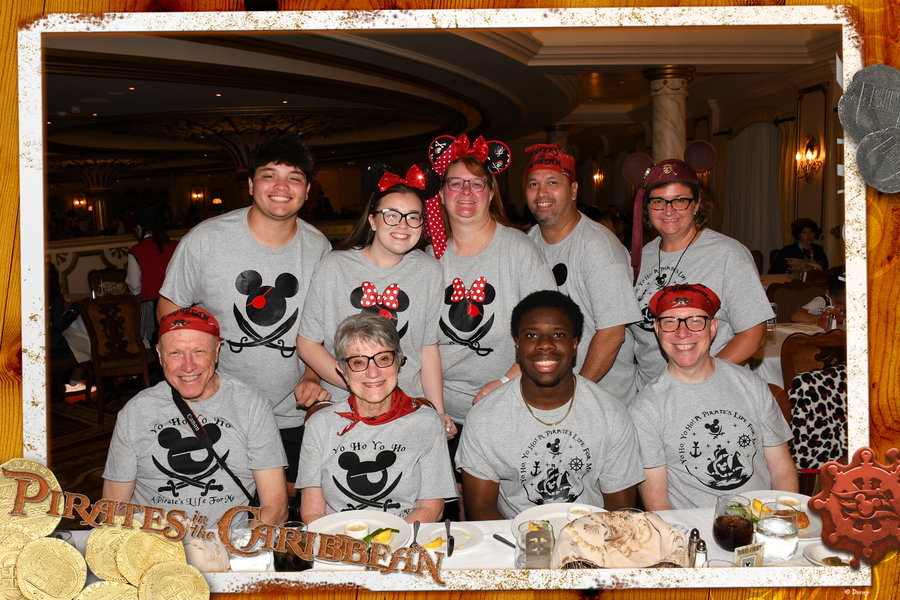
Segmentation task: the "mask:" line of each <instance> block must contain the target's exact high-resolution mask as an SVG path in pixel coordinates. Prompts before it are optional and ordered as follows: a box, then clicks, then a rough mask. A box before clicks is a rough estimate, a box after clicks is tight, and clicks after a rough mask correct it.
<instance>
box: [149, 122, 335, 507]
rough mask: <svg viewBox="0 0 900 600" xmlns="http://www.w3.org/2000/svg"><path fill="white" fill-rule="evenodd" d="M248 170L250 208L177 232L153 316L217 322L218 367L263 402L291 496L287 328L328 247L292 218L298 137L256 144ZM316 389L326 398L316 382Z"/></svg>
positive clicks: (301, 172) (296, 373)
mask: <svg viewBox="0 0 900 600" xmlns="http://www.w3.org/2000/svg"><path fill="white" fill-rule="evenodd" d="M248 172H249V190H250V195H251V196H252V198H253V202H252V204H251V206H250V207H249V208H240V209H237V210H233V211H231V212H228V213H226V214H224V215H221V216H219V217H215V218H212V219H207V220H206V221H204V222H202V223H200V224H199V225H197V226H196V227H194V228H193V229H191V231H190V232H189V233H188V234H187V235H186V236H185V237H184V238H183V239H182V240H181V242H180V243H179V244H178V248H177V249H176V251H175V255H174V256H173V257H172V261H171V262H170V263H169V268H168V271H167V272H166V280H165V283H163V286H162V288H161V289H160V296H161V297H160V299H159V306H158V308H157V315H158V316H161V315H164V314H166V313H169V312H171V311H173V310H175V309H176V308H178V307H184V306H192V305H198V306H201V307H202V308H203V309H205V310H207V311H209V312H210V313H211V314H212V315H214V316H215V317H216V319H218V320H219V323H221V324H222V337H223V338H224V341H225V343H224V344H223V345H222V351H221V353H220V355H219V370H220V372H222V373H224V374H227V375H230V376H231V377H234V378H237V379H241V380H243V381H245V382H247V383H248V384H250V386H251V387H252V388H253V389H254V390H256V391H257V392H259V393H260V394H261V395H262V396H263V397H264V398H266V399H267V400H268V401H269V403H270V405H271V407H272V409H273V410H274V412H275V421H276V423H277V424H278V428H279V430H280V433H281V439H282V444H283V445H284V450H285V453H286V455H287V457H288V470H287V481H288V493H289V494H290V495H293V493H294V491H293V482H294V480H295V478H296V475H297V458H298V457H299V456H300V445H301V441H302V435H303V430H302V426H303V419H304V416H305V415H306V413H305V411H303V410H299V407H298V406H297V402H296V400H295V399H294V387H295V386H296V385H297V383H298V382H299V381H300V379H301V377H302V376H303V373H304V371H305V365H304V364H303V362H301V361H300V359H299V357H298V354H297V350H296V348H297V333H298V329H299V327H300V314H301V313H302V312H303V302H304V300H305V299H306V292H307V289H308V287H309V281H310V279H311V278H312V274H313V269H314V268H315V266H316V264H318V262H319V260H321V259H322V257H323V256H324V255H325V254H326V253H328V252H329V251H330V250H331V245H330V244H329V243H328V240H327V239H326V238H325V236H324V235H322V234H321V233H320V232H319V231H318V230H317V229H316V228H315V227H313V226H312V225H310V224H309V223H306V222H305V221H303V220H301V219H299V218H298V217H297V213H298V212H299V210H300V208H301V207H302V206H303V203H304V202H305V201H306V197H307V194H308V192H309V186H310V180H311V179H312V177H313V175H314V173H315V161H314V159H313V156H312V153H311V152H310V151H309V148H307V147H306V144H304V143H303V142H302V141H300V140H299V139H295V138H292V137H288V138H278V139H276V140H274V141H272V142H269V143H267V144H264V145H262V146H260V147H259V149H258V150H257V151H256V152H255V153H254V155H253V157H252V159H251V161H250V165H249V166H248ZM321 395H322V397H321V398H318V399H321V400H324V399H326V398H325V396H326V393H325V392H324V390H321ZM315 399H316V398H313V399H312V400H311V401H310V404H311V403H312V401H314V400H315Z"/></svg>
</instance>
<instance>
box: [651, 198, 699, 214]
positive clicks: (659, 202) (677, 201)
mask: <svg viewBox="0 0 900 600" xmlns="http://www.w3.org/2000/svg"><path fill="white" fill-rule="evenodd" d="M693 201H694V198H672V199H671V200H666V199H664V198H650V200H648V201H647V204H649V205H650V208H651V209H652V210H666V205H667V204H668V205H669V206H671V207H672V208H673V209H675V210H678V211H681V210H687V208H688V206H690V205H691V202H693Z"/></svg>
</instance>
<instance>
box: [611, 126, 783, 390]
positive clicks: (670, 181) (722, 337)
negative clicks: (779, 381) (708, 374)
mask: <svg viewBox="0 0 900 600" xmlns="http://www.w3.org/2000/svg"><path fill="white" fill-rule="evenodd" d="M715 162H716V151H715V150H714V149H713V147H712V146H711V145H710V144H708V143H706V142H702V141H695V142H692V143H691V144H690V145H689V146H688V147H687V149H686V150H685V153H684V160H680V159H677V158H667V159H665V160H661V161H659V162H658V163H656V164H653V162H652V161H651V159H650V157H649V156H647V155H646V154H633V155H631V156H629V157H628V158H627V159H626V160H625V164H624V165H623V170H624V173H625V179H626V181H628V182H629V183H632V184H635V185H637V186H639V187H638V193H637V196H636V197H635V210H634V230H633V232H632V245H631V253H632V254H631V255H632V265H633V267H634V273H635V285H634V290H635V294H636V295H637V301H638V306H639V307H640V308H641V310H642V312H643V314H644V320H643V321H639V322H638V323H635V324H632V325H629V327H628V329H629V331H630V332H631V334H632V335H633V336H634V354H635V357H636V358H637V377H636V384H637V387H638V389H641V388H643V387H644V386H645V385H646V384H647V383H648V382H650V381H652V380H653V379H655V378H656V377H657V376H659V375H660V374H661V373H662V372H663V370H664V369H665V367H666V358H665V356H664V355H663V354H662V352H661V350H660V347H659V344H658V343H657V341H656V335H655V333H654V331H653V315H652V314H651V313H650V310H649V308H648V303H649V302H650V298H651V297H653V295H654V294H655V293H656V292H657V291H658V290H661V289H662V288H664V287H666V286H670V285H677V284H687V283H701V284H703V285H705V286H706V287H708V288H709V289H711V290H712V291H713V292H715V293H716V295H717V296H718V297H719V298H720V299H721V302H722V304H721V308H720V309H719V312H718V313H717V314H716V318H717V319H718V320H719V330H718V333H717V334H716V339H715V340H714V341H713V344H712V348H711V352H712V354H713V355H714V356H716V357H717V358H723V359H726V360H729V361H731V362H733V363H736V364H742V363H744V362H746V361H747V359H749V358H750V357H751V356H753V354H754V353H755V352H756V351H757V350H758V349H759V347H760V345H761V344H762V343H763V341H764V340H765V334H766V329H765V327H766V326H765V322H766V320H767V319H769V318H771V317H773V314H772V309H771V307H770V306H769V300H768V299H767V298H766V292H765V290H764V289H763V287H762V284H761V283H760V281H759V274H758V273H757V272H756V264H755V263H754V262H753V257H752V256H751V255H750V251H749V250H747V248H746V247H744V245H743V244H741V243H740V242H738V241H737V240H735V239H732V238H730V237H727V236H724V235H722V234H721V233H717V232H715V231H713V230H711V229H709V228H707V226H706V225H707V221H708V218H709V214H710V204H709V201H708V200H707V199H705V198H704V197H703V196H702V194H701V189H700V181H699V178H698V177H697V173H705V172H707V171H709V170H710V169H711V168H712V167H713V165H715ZM644 219H646V221H644ZM644 222H649V224H650V225H651V226H652V227H653V228H654V229H655V230H656V232H657V233H658V234H659V237H658V238H656V239H654V240H653V241H651V242H649V243H648V244H647V245H646V246H644V247H643V248H641V245H642V243H643V237H642V232H643V223H644ZM624 347H625V346H623V348H624ZM620 358H621V357H620ZM621 362H622V361H618V362H617V365H618V364H621Z"/></svg>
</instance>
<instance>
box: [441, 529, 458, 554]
mask: <svg viewBox="0 0 900 600" xmlns="http://www.w3.org/2000/svg"><path fill="white" fill-rule="evenodd" d="M444 526H445V527H446V528H447V558H450V557H451V556H453V546H454V545H455V543H456V540H454V539H453V535H451V533H450V519H447V520H446V521H444Z"/></svg>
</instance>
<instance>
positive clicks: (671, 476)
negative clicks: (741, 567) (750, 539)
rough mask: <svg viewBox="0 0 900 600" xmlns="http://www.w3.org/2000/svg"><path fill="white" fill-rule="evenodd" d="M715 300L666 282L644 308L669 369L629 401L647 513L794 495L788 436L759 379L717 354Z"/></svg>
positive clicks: (696, 287) (698, 289) (706, 292)
mask: <svg viewBox="0 0 900 600" xmlns="http://www.w3.org/2000/svg"><path fill="white" fill-rule="evenodd" d="M720 305H721V302H720V300H719V297H718V296H717V295H716V293H715V292H713V291H712V290H710V289H709V288H707V287H706V286H703V285H700V284H685V285H672V286H667V287H664V288H663V289H661V290H659V291H658V292H657V293H656V294H655V295H654V296H653V297H652V298H651V299H650V303H649V305H648V306H649V309H650V312H651V313H652V314H653V316H654V317H655V320H654V329H655V331H656V336H657V339H658V340H659V345H660V347H661V348H662V351H663V353H664V354H665V355H666V358H667V359H668V367H667V368H666V370H665V371H663V373H662V374H661V375H660V376H659V377H657V378H656V379H655V380H653V381H652V382H650V384H648V385H647V386H646V387H645V388H643V389H642V390H641V391H640V393H639V394H638V395H637V397H636V398H635V400H634V402H633V403H632V404H631V406H630V409H631V416H632V418H633V420H634V425H635V427H636V428H637V432H638V438H639V439H640V447H641V460H642V461H643V465H644V473H645V476H646V479H645V481H644V483H642V484H641V485H640V486H639V490H640V493H641V498H642V499H643V501H644V506H646V507H647V509H648V510H667V509H671V508H676V509H677V508H696V507H708V506H713V505H715V503H716V497H717V496H719V495H720V494H724V493H726V492H730V493H732V492H733V493H736V494H739V493H741V491H747V490H760V489H775V490H785V491H791V492H796V491H797V489H798V482H797V469H796V468H795V466H794V462H793V460H792V458H791V454H790V451H789V450H788V447H787V442H788V440H790V439H791V438H792V433H791V430H790V428H789V427H788V424H787V422H786V421H785V420H784V417H783V416H782V414H781V411H780V410H779V408H778V405H777V404H776V402H775V398H773V397H772V393H771V392H770V391H769V386H768V384H766V382H765V381H764V380H763V379H762V378H761V377H759V376H758V375H756V374H755V373H753V372H752V371H749V370H747V369H744V368H743V367H739V366H737V365H735V364H734V363H732V362H730V361H727V360H724V359H720V358H715V357H713V356H712V355H711V354H710V347H711V346H712V343H713V339H714V338H715V337H716V332H717V331H718V329H719V322H718V319H716V318H715V315H716V313H717V312H718V310H719V307H720Z"/></svg>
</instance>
